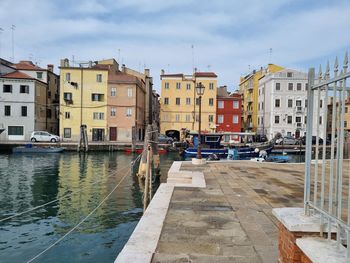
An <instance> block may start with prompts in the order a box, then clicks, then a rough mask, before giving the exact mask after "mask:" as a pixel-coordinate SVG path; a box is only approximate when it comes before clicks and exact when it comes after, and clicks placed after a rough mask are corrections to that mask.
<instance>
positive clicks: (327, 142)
mask: <svg viewBox="0 0 350 263" xmlns="http://www.w3.org/2000/svg"><path fill="white" fill-rule="evenodd" d="M300 140H301V143H302V144H303V145H305V144H306V136H303V137H301V138H300ZM312 144H316V136H312ZM318 144H323V139H322V138H318ZM326 144H327V145H328V144H331V141H330V140H328V139H326Z"/></svg>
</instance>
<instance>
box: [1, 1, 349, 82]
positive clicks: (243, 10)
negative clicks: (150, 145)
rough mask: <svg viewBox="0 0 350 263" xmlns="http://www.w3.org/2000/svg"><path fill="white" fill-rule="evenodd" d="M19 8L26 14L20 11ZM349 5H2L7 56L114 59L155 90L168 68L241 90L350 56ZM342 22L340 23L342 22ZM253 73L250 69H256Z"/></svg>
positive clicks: (52, 59)
mask: <svg viewBox="0 0 350 263" xmlns="http://www.w3.org/2000/svg"><path fill="white" fill-rule="evenodd" d="M18 6H20V7H21V8H17V7H18ZM349 13H350V3H349V2H347V1H332V3H329V2H328V1H315V0H310V1H308V3H305V2H304V1H301V0H294V1H293V0H281V1H273V0H270V1H260V0H249V1H229V0H226V1H224V0H221V1H199V0H190V1H185V0H180V1H163V0H155V1H152V2H150V1H146V0H138V1H137V0H118V1H115V0H104V1H97V0H94V1H82V0H76V1H68V0H61V1H58V0H57V1H44V0H30V1H24V0H18V1H16V6H15V5H14V4H13V1H11V0H2V1H1V2H0V27H2V28H4V29H5V31H4V32H3V34H2V35H1V39H0V41H1V54H3V56H4V57H5V58H7V59H8V58H9V57H10V56H11V31H10V30H9V28H10V26H11V24H15V25H16V30H15V43H16V45H15V53H16V56H15V57H16V58H18V59H19V58H21V59H28V56H29V54H33V57H34V60H35V61H38V62H40V63H41V65H42V66H45V64H49V63H54V64H56V65H58V64H59V60H60V59H61V58H64V57H68V58H71V57H72V55H74V57H75V59H76V60H81V61H86V60H97V59H102V58H109V57H115V58H117V59H118V56H119V51H118V50H120V63H126V64H127V65H128V66H129V67H134V68H135V69H137V70H138V69H139V68H140V69H143V66H144V65H146V67H149V68H151V72H152V73H153V76H154V79H155V82H156V85H159V72H160V70H161V69H162V68H163V69H165V70H170V71H171V72H183V73H187V74H190V73H191V72H192V49H191V45H194V61H195V66H196V67H198V68H199V69H200V70H203V71H204V70H208V69H210V70H213V71H215V72H216V73H217V74H218V76H219V83H220V84H226V85H228V86H229V87H235V86H237V85H238V82H239V77H240V75H243V74H245V73H247V71H248V69H249V68H250V69H253V68H259V67H260V66H264V65H266V64H267V63H268V62H269V56H270V55H269V49H270V48H272V49H273V53H272V62H274V63H276V64H280V65H282V66H286V67H297V68H302V69H306V68H307V67H309V66H317V65H309V64H308V63H310V62H312V63H316V62H319V61H321V60H322V61H323V60H324V59H325V58H326V57H329V56H332V55H335V53H337V52H339V51H340V50H344V51H345V49H349V47H350V35H349V34H345V33H344V32H347V31H348V26H349V24H350V16H349V15H348V14H349ZM335 18H336V19H335ZM249 65H250V66H249Z"/></svg>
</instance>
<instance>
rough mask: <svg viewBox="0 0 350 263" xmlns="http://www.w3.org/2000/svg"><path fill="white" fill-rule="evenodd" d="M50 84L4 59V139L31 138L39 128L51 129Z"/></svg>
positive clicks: (0, 109) (0, 81)
mask: <svg viewBox="0 0 350 263" xmlns="http://www.w3.org/2000/svg"><path fill="white" fill-rule="evenodd" d="M46 108H47V84H46V83H45V82H43V81H41V80H38V79H36V78H35V77H32V76H30V75H28V74H25V73H23V72H21V71H19V70H17V69H16V68H15V65H13V64H11V65H10V64H8V63H6V61H4V60H1V65H0V116H1V118H0V128H1V129H4V131H3V132H2V133H1V134H0V139H1V140H3V141H7V140H20V141H23V140H26V141H29V140H30V136H31V133H32V132H33V131H35V130H47V129H46V128H49V129H50V128H51V127H50V126H47V124H48V122H47V119H48V116H47V111H46Z"/></svg>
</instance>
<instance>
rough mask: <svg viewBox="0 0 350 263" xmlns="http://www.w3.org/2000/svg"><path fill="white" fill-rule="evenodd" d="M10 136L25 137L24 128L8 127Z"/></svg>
mask: <svg viewBox="0 0 350 263" xmlns="http://www.w3.org/2000/svg"><path fill="white" fill-rule="evenodd" d="M7 130H8V132H7V134H8V135H24V132H23V130H24V129H23V126H8V129H7Z"/></svg>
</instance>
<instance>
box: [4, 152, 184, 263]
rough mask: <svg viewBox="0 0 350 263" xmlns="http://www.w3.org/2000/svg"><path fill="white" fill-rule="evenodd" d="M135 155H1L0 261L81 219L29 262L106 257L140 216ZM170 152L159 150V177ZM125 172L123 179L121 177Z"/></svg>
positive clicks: (20, 258) (37, 248) (26, 252)
mask: <svg viewBox="0 0 350 263" xmlns="http://www.w3.org/2000/svg"><path fill="white" fill-rule="evenodd" d="M135 158H136V155H126V154H124V153H121V152H114V153H88V154H80V155H79V154H77V153H69V152H67V153H62V154H46V155H45V154H35V155H27V154H0V220H1V219H4V218H6V217H9V216H11V215H14V214H16V213H21V212H23V211H27V210H29V209H31V208H33V207H37V206H40V205H42V204H45V203H47V202H50V201H53V200H57V201H54V202H52V203H51V204H49V205H47V206H43V207H41V208H40V209H37V210H34V211H32V212H29V213H25V214H23V215H21V216H18V217H15V218H12V219H10V220H6V221H3V222H0V262H27V261H29V260H31V259H32V258H34V257H35V256H36V255H37V254H39V253H40V252H42V251H43V250H45V249H46V248H47V247H48V246H50V245H51V244H53V243H54V242H55V241H57V240H58V239H59V238H61V237H62V236H64V235H65V234H66V233H67V232H68V231H69V230H71V229H72V228H73V227H74V226H75V225H77V224H78V223H79V222H80V221H81V220H82V219H83V218H85V217H86V216H87V215H88V214H89V213H90V212H91V211H92V210H93V209H94V208H95V207H97V206H98V204H99V203H100V202H101V201H102V200H103V199H104V198H105V197H106V196H107V195H108V194H109V193H110V192H111V191H112V190H113V188H114V187H115V186H116V185H117V184H118V183H120V185H119V186H118V187H117V188H116V190H115V191H114V192H113V193H112V194H111V195H110V197H109V198H108V199H107V200H106V201H105V202H104V203H103V204H102V205H101V206H100V207H99V208H98V209H97V210H96V211H95V212H94V213H93V214H92V215H91V216H90V217H89V218H88V219H87V220H86V221H85V222H84V223H82V224H81V225H80V226H79V227H78V228H77V229H76V230H75V231H73V232H72V233H71V234H69V235H68V236H67V237H66V238H64V239H63V240H62V241H61V242H59V243H58V244H57V245H55V246H54V247H52V248H51V249H49V250H48V251H47V252H45V253H44V254H43V255H41V256H40V257H38V258H37V259H36V260H35V261H34V262H65V263H66V262H113V261H114V259H115V258H116V256H117V255H118V253H119V252H120V251H121V249H122V248H123V246H124V244H125V243H126V242H127V240H128V239H129V237H130V235H131V233H132V231H133V230H134V228H135V226H136V224H137V222H138V221H139V219H140V217H141V216H142V193H141V188H140V187H142V186H141V185H140V183H139V181H138V178H137V177H136V176H135V175H132V174H131V172H130V170H131V169H130V162H131V161H132V160H133V159H135ZM174 160H180V157H179V155H178V154H177V153H169V154H165V155H161V173H162V176H161V181H165V180H166V174H167V171H168V169H169V167H170V165H171V164H172V162H173V161H174ZM124 176H126V177H125V178H124V180H123V181H121V180H122V179H123V177H124Z"/></svg>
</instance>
